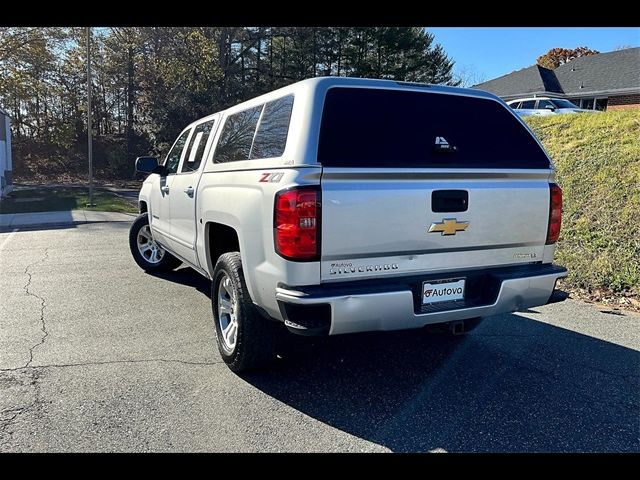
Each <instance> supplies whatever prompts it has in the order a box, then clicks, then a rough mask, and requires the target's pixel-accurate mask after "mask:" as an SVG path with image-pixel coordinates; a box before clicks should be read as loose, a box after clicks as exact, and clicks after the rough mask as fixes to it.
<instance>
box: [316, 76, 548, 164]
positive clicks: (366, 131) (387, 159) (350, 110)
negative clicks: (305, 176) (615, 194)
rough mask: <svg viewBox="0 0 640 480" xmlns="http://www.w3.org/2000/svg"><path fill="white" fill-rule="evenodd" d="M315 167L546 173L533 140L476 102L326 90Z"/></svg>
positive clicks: (494, 107)
mask: <svg viewBox="0 0 640 480" xmlns="http://www.w3.org/2000/svg"><path fill="white" fill-rule="evenodd" d="M318 162H319V163H321V164H322V165H323V166H327V167H365V168H366V167H371V168H377V167H420V168H436V167H437V168H549V160H548V158H547V156H546V154H545V153H544V151H543V150H542V148H541V147H540V146H539V145H538V142H537V141H536V139H535V138H534V137H533V136H532V135H531V133H529V131H528V130H527V129H526V128H525V127H524V126H523V125H522V124H521V123H520V121H519V120H518V119H517V117H516V116H515V115H514V114H513V113H511V111H510V110H509V109H508V108H505V107H504V106H503V105H502V104H500V103H498V102H496V101H494V100H490V99H484V98H478V97H469V96H463V95H449V94H439V93H423V92H414V91H402V90H383V89H365V88H332V89H330V90H329V91H328V92H327V94H326V98H325V103H324V108H323V114H322V122H321V127H320V139H319V146H318Z"/></svg>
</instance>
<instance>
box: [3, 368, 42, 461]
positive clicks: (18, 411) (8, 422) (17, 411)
mask: <svg viewBox="0 0 640 480" xmlns="http://www.w3.org/2000/svg"><path fill="white" fill-rule="evenodd" d="M22 368H33V367H22ZM39 378H40V377H39V374H38V371H37V370H36V369H34V370H33V373H32V376H31V382H30V383H31V385H32V386H33V388H34V390H35V393H34V400H33V402H31V403H30V404H29V405H26V406H24V407H10V408H7V409H5V410H3V411H2V412H1V414H3V415H4V414H5V413H7V412H12V413H13V412H15V413H14V415H13V416H12V417H10V418H7V419H2V420H0V422H1V423H2V425H0V440H1V439H2V437H5V436H6V438H5V439H4V440H3V441H2V443H0V452H1V451H2V447H4V446H5V445H7V444H8V443H9V442H10V441H11V438H12V436H13V432H7V430H8V429H9V427H10V426H11V425H13V423H14V422H15V421H16V419H17V418H18V417H19V416H20V415H22V414H23V413H24V412H26V411H28V410H31V409H32V408H33V407H35V406H36V405H37V404H38V402H39V401H40V385H39V384H38V380H39Z"/></svg>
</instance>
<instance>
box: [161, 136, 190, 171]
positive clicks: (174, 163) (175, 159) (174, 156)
mask: <svg viewBox="0 0 640 480" xmlns="http://www.w3.org/2000/svg"><path fill="white" fill-rule="evenodd" d="M190 131H191V130H185V131H184V132H182V133H181V134H180V136H179V137H178V139H177V140H176V143H174V144H173V147H172V148H171V151H170V152H169V154H168V155H167V158H166V159H165V161H164V167H165V171H166V172H167V174H169V175H171V174H172V173H176V172H177V171H178V165H179V164H180V157H181V156H182V151H183V150H184V146H185V144H186V143H187V138H188V137H189V132H190Z"/></svg>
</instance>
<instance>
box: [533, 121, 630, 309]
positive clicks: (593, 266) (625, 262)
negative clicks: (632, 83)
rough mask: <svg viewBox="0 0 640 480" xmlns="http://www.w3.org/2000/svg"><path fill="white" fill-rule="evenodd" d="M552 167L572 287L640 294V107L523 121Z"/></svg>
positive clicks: (559, 257) (562, 254)
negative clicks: (559, 191)
mask: <svg viewBox="0 0 640 480" xmlns="http://www.w3.org/2000/svg"><path fill="white" fill-rule="evenodd" d="M527 123H528V124H529V125H530V127H531V128H532V129H533V130H534V132H535V133H536V135H537V136H538V138H539V139H540V140H541V141H542V143H543V145H544V147H545V148H546V149H547V152H549V154H550V155H551V158H552V159H553V161H554V162H555V164H556V168H557V178H558V183H559V184H560V186H561V187H562V189H563V192H564V213H563V225H562V233H561V236H560V241H559V246H558V250H557V252H556V261H557V262H558V263H559V264H562V265H565V266H566V267H567V268H568V269H569V277H568V279H567V283H568V285H569V286H572V287H578V288H583V289H586V290H588V291H597V290H604V291H610V292H616V293H623V292H624V293H626V294H631V295H634V296H635V295H638V294H639V293H640V110H627V111H612V112H604V113H600V114H578V115H558V116H553V117H545V118H540V117H538V118H530V119H529V118H528V119H527Z"/></svg>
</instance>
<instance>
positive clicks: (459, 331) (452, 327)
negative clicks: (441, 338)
mask: <svg viewBox="0 0 640 480" xmlns="http://www.w3.org/2000/svg"><path fill="white" fill-rule="evenodd" d="M449 332H451V334H452V335H463V334H464V322H463V321H462V320H460V321H457V322H451V323H450V324H449Z"/></svg>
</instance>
